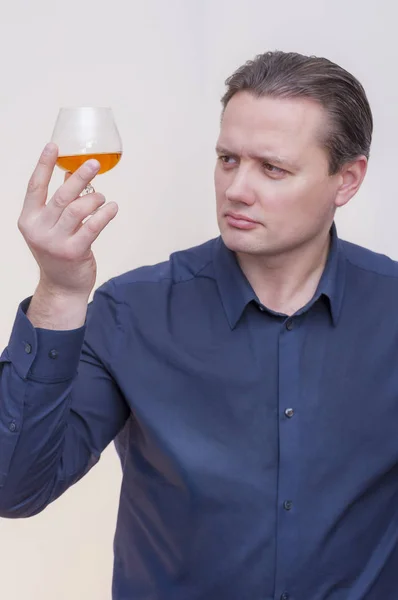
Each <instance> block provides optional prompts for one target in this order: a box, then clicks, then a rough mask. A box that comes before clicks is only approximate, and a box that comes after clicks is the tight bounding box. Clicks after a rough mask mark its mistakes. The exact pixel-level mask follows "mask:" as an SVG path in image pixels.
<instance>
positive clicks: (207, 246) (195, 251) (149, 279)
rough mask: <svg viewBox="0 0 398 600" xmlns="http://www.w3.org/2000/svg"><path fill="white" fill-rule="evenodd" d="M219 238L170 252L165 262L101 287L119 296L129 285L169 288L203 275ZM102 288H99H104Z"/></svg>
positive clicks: (142, 268) (143, 267) (209, 264)
mask: <svg viewBox="0 0 398 600" xmlns="http://www.w3.org/2000/svg"><path fill="white" fill-rule="evenodd" d="M218 240H219V238H214V239H211V240H208V241H206V242H204V243H203V244H200V245H198V246H194V247H192V248H187V249H185V250H179V251H177V252H173V253H172V254H171V255H170V256H169V258H168V260H166V261H164V262H160V263H157V264H154V265H147V266H142V267H139V268H136V269H133V270H131V271H128V272H126V273H123V274H121V275H118V276H116V277H113V278H112V279H110V280H109V281H108V282H107V283H106V284H104V286H105V287H106V288H108V290H110V289H113V290H114V292H115V293H116V294H117V295H119V294H118V293H119V292H120V293H123V290H125V289H126V288H129V287H131V286H134V287H142V286H145V287H147V286H155V287H156V285H158V286H162V287H163V286H173V285H176V284H178V283H182V282H186V281H189V280H192V279H195V278H197V277H200V276H201V275H202V274H205V273H208V274H210V273H212V262H213V252H214V248H215V246H216V244H217V243H218ZM104 286H102V287H104Z"/></svg>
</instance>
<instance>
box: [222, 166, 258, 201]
mask: <svg viewBox="0 0 398 600" xmlns="http://www.w3.org/2000/svg"><path fill="white" fill-rule="evenodd" d="M250 179H251V178H250V173H249V172H248V170H246V169H242V168H239V169H237V171H236V172H235V176H234V178H233V180H232V182H231V184H230V185H229V187H228V188H227V189H226V192H225V196H226V199H227V200H229V202H232V203H236V204H238V203H241V204H247V205H252V204H254V202H255V194H254V190H253V187H252V185H251V184H250Z"/></svg>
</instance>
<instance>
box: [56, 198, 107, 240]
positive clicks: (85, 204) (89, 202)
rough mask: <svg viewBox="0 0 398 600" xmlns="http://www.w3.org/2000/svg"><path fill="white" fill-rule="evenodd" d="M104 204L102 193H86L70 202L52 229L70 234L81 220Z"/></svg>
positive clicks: (78, 225) (79, 224) (80, 223)
mask: <svg viewBox="0 0 398 600" xmlns="http://www.w3.org/2000/svg"><path fill="white" fill-rule="evenodd" d="M103 204H105V197H104V196H103V195H102V194H97V193H95V194H87V195H86V196H82V197H81V198H77V199H76V200H74V201H73V202H71V203H70V204H69V205H68V206H67V207H66V208H65V210H64V212H63V213H62V215H61V216H60V218H59V219H58V221H57V223H56V225H55V226H54V229H55V228H56V229H57V231H59V232H62V233H66V234H69V235H70V234H72V233H74V232H75V231H76V230H77V229H79V228H80V226H81V225H82V221H83V220H84V219H86V218H87V217H89V216H90V215H92V214H93V213H94V211H96V210H97V209H98V208H100V206H103Z"/></svg>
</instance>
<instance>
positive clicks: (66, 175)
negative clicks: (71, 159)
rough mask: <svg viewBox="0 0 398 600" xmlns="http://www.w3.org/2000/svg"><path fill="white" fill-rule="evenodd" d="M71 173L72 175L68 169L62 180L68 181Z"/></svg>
mask: <svg viewBox="0 0 398 600" xmlns="http://www.w3.org/2000/svg"><path fill="white" fill-rule="evenodd" d="M71 175H72V173H71V172H70V171H67V172H66V173H65V177H64V182H65V181H68V179H69V177H70V176H71Z"/></svg>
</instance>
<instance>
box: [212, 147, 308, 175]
mask: <svg viewBox="0 0 398 600" xmlns="http://www.w3.org/2000/svg"><path fill="white" fill-rule="evenodd" d="M216 152H217V154H226V155H227V156H233V157H237V156H239V155H238V154H237V153H236V152H231V150H228V148H225V147H224V146H219V145H217V146H216ZM249 156H250V158H254V159H256V160H259V161H261V162H267V163H270V164H275V165H281V166H285V167H288V168H289V169H293V170H296V169H298V165H297V164H295V163H294V162H292V161H290V160H288V159H287V158H284V157H283V156H277V155H276V154H271V153H264V154H261V155H255V154H250V155H249Z"/></svg>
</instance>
